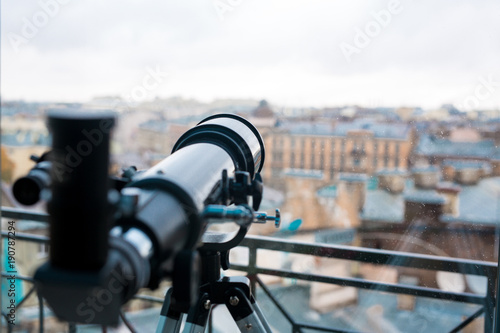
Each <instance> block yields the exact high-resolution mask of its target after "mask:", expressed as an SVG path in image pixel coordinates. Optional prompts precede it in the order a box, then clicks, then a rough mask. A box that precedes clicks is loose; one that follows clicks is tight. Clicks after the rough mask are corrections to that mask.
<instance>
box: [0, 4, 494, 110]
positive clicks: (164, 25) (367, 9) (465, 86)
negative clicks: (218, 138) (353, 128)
mask: <svg viewBox="0 0 500 333" xmlns="http://www.w3.org/2000/svg"><path fill="white" fill-rule="evenodd" d="M42 1H44V2H47V1H56V0H42ZM388 2H389V1H380V0H363V1H350V0H349V1H348V0H345V1H296V0H293V1H264V0H262V1H258V0H252V1H242V3H241V5H239V6H237V7H235V8H234V10H233V11H231V12H228V13H226V16H225V20H224V21H220V20H219V17H218V15H217V12H216V10H215V9H214V7H213V6H212V3H211V2H210V1H201V0H199V1H195V2H169V3H167V2H158V1H152V0H149V1H118V0H109V1H106V2H103V1H96V0H94V1H85V2H77V1H75V0H73V1H70V2H69V3H68V4H67V5H64V6H61V8H60V11H59V13H58V14H57V15H55V16H54V17H53V18H51V20H50V22H49V23H48V24H47V25H46V26H45V27H44V28H43V29H40V31H39V32H38V34H37V35H36V36H35V37H34V38H33V39H32V40H30V41H29V43H27V44H26V45H22V46H23V47H22V48H21V49H20V52H18V53H16V52H14V50H13V49H12V47H11V45H9V42H8V39H7V38H6V34H8V33H9V32H14V33H19V32H20V31H21V29H22V25H23V17H27V18H30V17H32V16H33V14H34V13H35V12H36V11H38V10H40V6H39V4H38V2H37V1H22V2H19V1H8V2H6V1H4V2H2V17H1V24H2V45H1V56H2V58H1V60H2V63H1V79H2V96H3V97H4V98H7V99H9V98H25V99H30V100H86V99H89V98H91V97H92V96H95V95H105V94H123V93H126V92H128V91H129V89H130V88H131V87H133V86H135V85H137V84H138V81H140V80H141V78H142V77H143V76H144V71H145V68H146V67H147V66H150V67H155V66H159V67H161V68H163V69H168V70H170V71H172V73H173V74H172V77H171V78H169V79H168V80H167V82H166V83H165V84H162V85H161V87H160V88H159V89H158V91H157V93H158V94H159V95H160V96H169V95H172V94H182V95H186V96H192V97H198V98H202V99H212V98H217V97H255V98H266V99H269V100H270V101H272V102H274V103H283V104H294V103H295V104H304V105H326V104H330V105H335V104H345V103H360V104H372V105H375V104H384V105H401V104H406V105H423V106H436V105H439V104H441V103H447V102H453V101H457V102H458V101H460V100H461V99H463V98H465V97H466V96H467V95H468V94H470V91H471V90H473V89H474V87H475V85H476V84H477V78H478V77H479V76H481V75H483V76H484V75H488V74H490V73H493V72H495V71H497V70H499V67H500V64H499V63H498V58H499V55H500V43H498V40H500V38H499V37H500V20H498V19H497V17H498V13H499V12H500V4H499V3H498V1H496V0H479V1H477V0H476V1H473V0H470V1H458V0H443V1H439V2H435V1H430V0H421V1H405V0H401V4H402V7H403V11H402V12H401V13H400V14H398V15H397V16H395V17H393V20H392V21H391V23H390V25H388V26H387V27H386V28H385V29H384V30H383V31H382V32H381V33H380V35H379V36H377V37H376V38H374V39H373V41H372V43H371V44H370V45H369V46H368V47H367V48H366V49H364V50H363V51H362V52H361V53H360V54H359V55H355V56H354V57H353V61H352V62H351V63H347V62H346V61H345V58H344V56H343V55H342V52H341V51H340V49H339V47H338V45H339V43H341V42H343V41H346V42H350V41H352V39H353V37H354V34H355V28H356V27H360V28H362V27H363V26H364V25H365V24H366V22H368V21H369V20H371V19H372V16H371V14H370V13H371V12H372V11H378V10H382V9H384V8H386V7H387V4H388ZM7 13H8V14H7ZM482 103H484V106H489V107H491V106H493V107H495V106H496V107H499V106H500V97H499V96H498V93H497V94H496V95H495V96H492V97H491V98H489V99H488V100H486V101H482Z"/></svg>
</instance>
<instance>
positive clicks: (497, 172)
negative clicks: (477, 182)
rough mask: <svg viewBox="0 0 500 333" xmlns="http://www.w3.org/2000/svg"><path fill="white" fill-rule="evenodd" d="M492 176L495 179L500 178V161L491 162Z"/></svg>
mask: <svg viewBox="0 0 500 333" xmlns="http://www.w3.org/2000/svg"><path fill="white" fill-rule="evenodd" d="M491 175H492V176H494V177H499V176H500V159H494V160H491Z"/></svg>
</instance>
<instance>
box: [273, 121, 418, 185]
mask: <svg viewBox="0 0 500 333" xmlns="http://www.w3.org/2000/svg"><path fill="white" fill-rule="evenodd" d="M412 137H413V131H412V129H411V127H410V126H409V125H406V124H399V123H398V124H387V123H375V122H370V121H365V120H355V121H353V122H349V123H338V124H336V123H331V124H330V123H324V122H322V123H320V122H308V123H293V124H292V123H290V124H285V125H282V126H278V127H276V128H274V130H273V131H269V132H267V133H266V135H265V137H264V141H265V146H266V163H265V167H264V170H263V176H264V179H266V180H268V181H270V182H271V183H273V182H274V180H276V179H277V178H279V177H281V175H282V173H283V171H285V170H288V169H305V170H318V171H321V172H322V175H323V178H322V180H323V181H325V182H327V183H332V182H334V181H335V177H336V176H337V175H338V173H340V172H349V173H365V174H368V175H371V174H374V173H375V172H377V171H378V170H382V169H402V170H406V169H407V168H408V161H409V156H410V153H411V150H412Z"/></svg>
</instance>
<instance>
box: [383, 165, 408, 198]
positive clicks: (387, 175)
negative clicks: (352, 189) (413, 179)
mask: <svg viewBox="0 0 500 333" xmlns="http://www.w3.org/2000/svg"><path fill="white" fill-rule="evenodd" d="M377 178H378V188H380V189H383V190H386V191H387V192H390V193H394V194H397V193H402V192H403V191H404V189H405V181H406V172H404V171H402V170H381V171H379V172H378V173H377Z"/></svg>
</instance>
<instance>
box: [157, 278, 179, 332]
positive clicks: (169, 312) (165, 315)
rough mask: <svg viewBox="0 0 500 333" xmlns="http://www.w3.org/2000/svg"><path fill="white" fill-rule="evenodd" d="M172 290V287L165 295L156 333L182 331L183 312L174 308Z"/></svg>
mask: <svg viewBox="0 0 500 333" xmlns="http://www.w3.org/2000/svg"><path fill="white" fill-rule="evenodd" d="M172 291H173V290H172V288H170V289H169V290H168V292H167V294H166V295H165V301H164V302H163V306H162V308H161V312H160V320H159V321H158V326H157V327H156V333H179V332H180V331H181V324H182V316H183V313H182V312H180V311H176V310H175V309H173V308H172V306H171V305H172V304H171V300H172Z"/></svg>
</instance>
